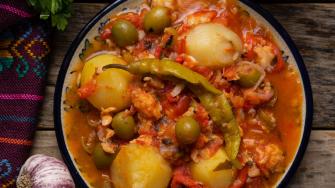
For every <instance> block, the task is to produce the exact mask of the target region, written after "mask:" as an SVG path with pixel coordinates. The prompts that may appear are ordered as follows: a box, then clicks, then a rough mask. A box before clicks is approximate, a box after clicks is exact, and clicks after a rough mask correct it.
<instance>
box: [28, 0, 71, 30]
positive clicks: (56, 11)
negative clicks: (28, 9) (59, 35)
mask: <svg viewBox="0 0 335 188" xmlns="http://www.w3.org/2000/svg"><path fill="white" fill-rule="evenodd" d="M27 2H28V3H29V4H30V5H31V6H32V7H34V9H35V10H36V11H38V12H39V13H40V19H42V20H47V19H50V20H51V25H52V26H53V27H56V28H57V29H58V30H64V29H65V28H66V26H67V25H68V19H69V18H70V17H71V5H72V2H73V0H27Z"/></svg>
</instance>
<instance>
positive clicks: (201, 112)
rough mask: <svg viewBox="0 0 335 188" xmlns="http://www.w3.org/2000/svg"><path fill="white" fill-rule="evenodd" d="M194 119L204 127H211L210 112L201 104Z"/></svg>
mask: <svg viewBox="0 0 335 188" xmlns="http://www.w3.org/2000/svg"><path fill="white" fill-rule="evenodd" d="M194 118H195V119H196V120H197V121H198V122H199V123H200V124H201V125H202V126H204V127H207V126H208V125H209V116H208V112H207V111H206V109H205V108H204V107H203V106H202V105H201V104H198V105H197V109H196V110H195V117H194Z"/></svg>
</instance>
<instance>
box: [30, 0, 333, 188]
mask: <svg viewBox="0 0 335 188" xmlns="http://www.w3.org/2000/svg"><path fill="white" fill-rule="evenodd" d="M81 1H82V0H81ZM269 1H271V0H269ZM296 1H298V2H307V1H303V0H296ZM285 2H287V1H285ZM308 2H309V1H308ZM314 2H315V1H314ZM323 2H326V1H323ZM106 5H107V4H104V3H75V4H74V15H73V17H72V18H71V19H70V23H69V27H68V28H67V30H66V31H64V32H55V33H54V36H53V42H52V46H51V48H52V53H51V59H50V60H51V62H50V65H49V72H48V80H47V87H46V90H45V92H46V96H45V101H44V104H43V109H42V111H41V115H40V117H39V119H40V121H39V123H38V131H37V133H36V136H35V142H34V148H33V150H32V154H35V153H45V154H47V155H51V156H55V157H57V158H61V155H60V152H59V149H58V146H57V142H56V138H55V133H54V122H53V111H52V109H53V95H54V89H55V83H56V79H57V75H58V71H59V68H60V65H61V63H62V60H63V58H64V55H65V53H66V51H67V49H68V48H69V46H70V44H71V42H72V41H73V40H74V38H75V36H76V35H77V33H78V32H79V31H80V30H81V29H82V27H83V26H84V25H85V24H86V23H87V22H88V21H89V20H90V19H91V18H93V17H94V15H96V13H97V12H99V11H100V10H101V9H102V8H103V7H105V6H106ZM263 7H264V8H266V9H267V10H269V11H270V12H271V13H272V14H273V15H274V16H275V18H277V19H278V20H279V22H280V23H281V24H282V25H283V26H284V27H285V29H286V30H287V31H288V33H289V34H290V35H291V37H292V38H293V40H294V41H295V43H296V44H297V47H298V49H299V50H300V52H301V54H302V56H303V58H304V60H305V64H306V66H307V69H308V72H309V75H310V79H311V84H312V88H313V95H314V111H315V112H314V122H313V131H312V136H311V140H310V143H309V146H308V149H307V152H306V155H305V157H304V160H303V161H302V163H301V165H300V167H299V169H298V171H297V173H296V175H295V176H294V177H293V179H292V181H291V183H290V187H294V188H295V187H298V188H305V187H315V186H318V187H320V188H328V187H329V188H330V187H335V168H334V167H335V97H334V96H335V51H334V49H335V3H280V4H278V3H266V4H263Z"/></svg>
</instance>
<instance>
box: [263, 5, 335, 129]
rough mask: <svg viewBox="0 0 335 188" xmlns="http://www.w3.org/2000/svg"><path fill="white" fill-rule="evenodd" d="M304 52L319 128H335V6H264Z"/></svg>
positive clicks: (315, 121)
mask: <svg viewBox="0 0 335 188" xmlns="http://www.w3.org/2000/svg"><path fill="white" fill-rule="evenodd" d="M264 7H265V8H266V9H268V10H269V11H270V12H271V13H272V14H273V15H274V16H275V17H276V18H277V19H278V20H279V22H280V23H281V24H282V25H283V26H284V28H285V29H286V30H287V31H288V33H289V34H290V35H291V37H292V38H293V40H294V42H295V43H296V45H297V47H298V49H299V50H300V52H301V54H302V56H303V58H304V61H305V64H306V66H307V69H308V73H309V76H310V79H311V83H312V89H313V98H314V109H315V113H314V123H313V127H316V128H335V97H334V96H335V77H334V75H335V55H334V54H335V48H334V46H335V4H289V5H288V4H273V5H264Z"/></svg>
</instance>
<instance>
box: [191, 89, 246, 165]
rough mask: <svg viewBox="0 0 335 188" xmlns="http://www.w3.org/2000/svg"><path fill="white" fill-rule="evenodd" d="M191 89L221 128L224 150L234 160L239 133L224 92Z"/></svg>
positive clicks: (238, 144) (237, 147)
mask: <svg viewBox="0 0 335 188" xmlns="http://www.w3.org/2000/svg"><path fill="white" fill-rule="evenodd" d="M191 90H192V91H193V93H195V94H196V96H197V97H198V98H199V99H200V102H201V104H202V105H203V106H204V107H205V109H206V110H207V112H208V114H209V116H210V117H211V119H212V120H213V122H214V124H215V125H217V126H219V127H220V128H221V130H222V132H223V136H224V140H225V151H226V153H227V155H228V157H229V159H231V160H234V159H235V158H236V156H237V154H238V151H239V148H240V142H241V135H240V130H239V127H238V124H237V122H236V120H235V117H234V114H233V111H232V108H231V106H230V104H229V102H228V100H227V98H226V96H225V94H224V93H222V94H221V95H213V94H212V93H209V92H205V91H201V90H199V89H198V88H192V87H191Z"/></svg>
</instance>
